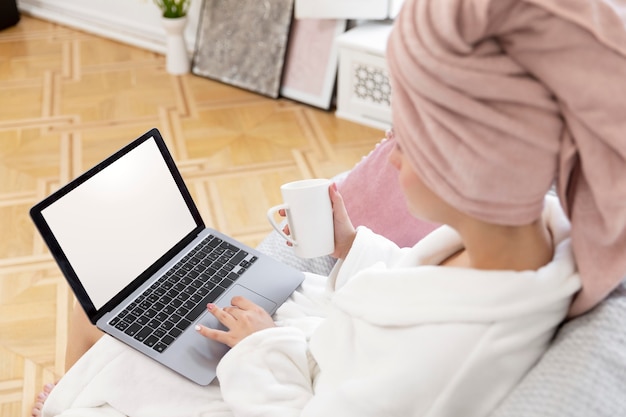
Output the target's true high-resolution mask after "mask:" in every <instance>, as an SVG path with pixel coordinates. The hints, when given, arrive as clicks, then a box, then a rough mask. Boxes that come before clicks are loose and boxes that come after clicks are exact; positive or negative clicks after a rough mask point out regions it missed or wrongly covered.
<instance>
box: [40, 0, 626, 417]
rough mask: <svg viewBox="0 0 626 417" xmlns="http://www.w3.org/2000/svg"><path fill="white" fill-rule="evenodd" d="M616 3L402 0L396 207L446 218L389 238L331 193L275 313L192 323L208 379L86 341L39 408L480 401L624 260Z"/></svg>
mask: <svg viewBox="0 0 626 417" xmlns="http://www.w3.org/2000/svg"><path fill="white" fill-rule="evenodd" d="M618 7H621V9H619V8H618ZM624 9H626V6H616V2H608V1H607V2H602V1H599V0H598V1H595V2H594V1H592V2H589V1H582V0H581V1H575V0H571V1H569V2H559V1H556V0H554V1H548V0H545V1H541V2H540V1H530V0H528V1H514V0H498V1H478V0H475V1H470V0H465V1H464V0H449V1H445V2H442V1H438V0H407V1H406V3H405V5H404V7H403V9H402V11H401V13H400V15H399V16H398V18H397V20H396V23H395V27H394V30H393V32H392V34H391V37H390V40H389V45H388V64H389V70H390V78H391V82H392V90H393V102H392V110H393V112H392V113H393V122H394V127H395V131H396V139H395V140H396V141H397V147H396V149H395V150H394V152H393V154H392V156H391V158H390V162H391V163H392V164H393V165H394V166H395V167H396V168H397V169H398V172H399V183H400V186H401V188H402V190H403V193H404V195H405V198H406V202H407V205H408V207H409V210H410V211H411V213H412V214H413V215H415V216H417V217H419V218H423V219H425V220H429V221H432V222H437V223H442V224H445V226H442V227H441V228H439V229H437V230H436V231H434V232H433V233H431V234H430V235H428V236H427V237H426V238H424V239H423V240H422V241H420V242H419V243H418V244H417V245H415V246H414V247H413V248H403V249H400V248H398V247H397V246H396V245H394V244H393V243H392V242H390V241H388V240H386V239H385V238H383V237H381V236H378V235H375V234H374V233H372V232H371V231H369V230H367V229H366V228H359V229H357V230H355V229H354V228H353V227H352V224H351V223H350V220H349V218H348V216H347V214H346V211H345V208H344V205H343V202H342V198H341V195H340V194H339V193H338V192H337V190H336V189H335V188H334V187H331V189H330V190H329V193H330V196H331V200H332V202H333V211H334V221H335V239H336V247H337V249H336V253H335V254H334V255H335V256H336V257H338V258H339V259H340V260H339V262H338V263H337V265H336V267H335V268H334V269H333V271H332V273H331V275H330V276H329V277H328V278H327V279H325V278H323V277H318V276H313V275H309V276H308V277H307V280H306V281H305V284H304V285H303V287H302V288H301V289H300V290H299V291H298V292H296V293H295V294H294V297H292V299H291V300H290V301H289V302H287V303H286V304H285V305H284V306H283V307H281V309H279V311H278V313H277V315H276V316H275V317H274V319H272V318H271V317H269V316H268V315H267V314H266V313H264V312H263V311H262V310H261V309H259V308H258V307H257V306H255V305H254V304H251V303H250V302H248V301H247V300H245V299H242V298H236V299H233V301H232V304H233V305H232V307H228V308H225V309H221V308H218V307H216V306H213V305H209V306H208V309H209V311H210V312H211V314H214V315H215V316H216V317H217V318H218V319H219V320H220V321H221V322H222V323H223V324H224V325H225V326H226V327H227V330H226V331H216V330H210V329H206V328H203V327H199V328H198V329H197V330H198V332H199V333H200V334H202V335H203V336H205V337H209V338H212V339H215V340H218V341H220V342H222V343H226V344H228V345H229V346H232V349H231V350H230V351H229V352H228V354H227V355H226V356H225V357H224V359H223V360H222V361H221V362H220V365H219V367H218V379H219V387H218V386H217V384H213V385H211V386H209V387H198V386H195V385H193V384H191V383H188V382H187V381H185V380H183V379H182V378H180V377H177V376H175V375H172V374H170V373H169V371H167V370H165V369H164V368H162V367H160V366H158V365H156V364H154V363H153V362H151V361H150V360H148V359H146V358H144V357H143V356H141V355H139V354H137V353H135V352H133V351H131V350H130V349H128V348H126V347H125V346H122V345H121V344H119V343H117V342H115V341H113V340H112V339H110V338H108V337H105V338H102V339H100V341H98V342H97V343H96V344H95V345H94V346H93V347H92V348H91V349H90V350H89V351H88V352H87V353H86V354H85V355H83V356H82V358H81V359H80V360H79V361H78V362H77V363H76V365H75V366H74V367H73V368H72V369H71V370H70V371H69V372H68V374H67V375H66V376H65V377H64V378H63V379H62V380H61V382H60V383H59V385H58V387H57V388H55V389H54V391H53V392H52V394H51V396H50V397H49V399H48V400H47V401H46V405H45V407H44V415H68V416H69V415H81V416H90V415H107V416H109V415H110V416H119V415H132V416H143V415H146V416H148V415H149V416H152V417H154V416H159V415H164V416H171V415H190V416H191V415H207V416H216V415H236V416H244V415H245V416H247V415H258V416H264V415H267V416H270V415H271V416H277V415H278V416H326V415H341V416H360V417H362V416H370V415H371V416H381V415H402V416H407V415H412V416H422V415H428V416H458V415H463V416H486V415H488V414H489V413H490V412H491V411H492V410H493V409H494V408H495V407H496V405H497V404H498V402H499V401H501V400H502V399H503V398H504V397H505V396H506V394H507V393H508V392H509V391H510V390H511V389H512V388H513V387H514V386H515V385H516V384H517V382H518V381H519V380H520V379H521V378H522V377H523V375H524V374H525V373H526V372H527V371H528V369H530V367H531V366H532V365H533V364H534V363H535V362H536V361H537V359H538V358H539V357H540V356H541V354H542V353H543V351H545V349H546V348H547V346H548V344H549V342H550V339H551V337H552V335H553V334H554V331H555V329H556V328H557V326H558V325H559V324H560V323H561V322H562V320H563V319H564V318H565V317H566V316H567V314H568V313H569V314H570V316H574V315H578V314H582V313H584V312H585V311H587V310H589V309H590V308H592V307H593V306H594V305H595V304H597V303H598V302H599V301H600V300H602V298H603V297H604V296H605V295H606V294H607V293H608V292H609V291H610V290H611V289H612V288H613V287H615V286H616V285H617V284H618V283H619V282H620V281H621V279H622V278H623V277H624V275H625V274H626V259H624V257H623V253H624V249H625V248H626V246H625V245H626V209H625V208H624V206H623V202H624V201H626V199H625V197H626V185H625V184H623V181H619V179H621V178H623V176H624V173H626V171H625V168H624V167H625V166H626V165H625V161H626V145H625V141H624V140H623V139H622V137H623V132H624V131H626V125H625V122H624V120H623V117H622V116H621V111H622V109H623V108H626V103H625V102H624V100H626V86H625V83H624V81H623V80H625V79H626V58H625V56H626V49H625V48H626V31H625V30H624V27H625V26H626V24H625V22H623V21H622V20H620V19H621V18H620V16H625V14H624V13H623V12H624ZM585 83H586V84H585ZM554 183H555V184H556V188H557V191H558V195H559V199H560V204H559V201H557V199H556V198H551V197H544V196H545V194H546V192H547V191H548V189H549V188H550V187H551V186H552V184H554ZM561 205H562V206H563V207H564V208H565V211H564V210H563V209H561ZM566 213H567V215H566ZM381 215H388V213H381ZM568 217H569V219H570V220H571V225H572V226H571V234H570V221H569V220H568ZM618 255H619V256H618ZM577 267H578V269H577ZM581 282H582V289H581ZM274 320H276V321H274Z"/></svg>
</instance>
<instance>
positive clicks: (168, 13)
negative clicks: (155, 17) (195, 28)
mask: <svg viewBox="0 0 626 417" xmlns="http://www.w3.org/2000/svg"><path fill="white" fill-rule="evenodd" d="M154 2H155V3H156V5H157V6H159V9H161V12H162V14H163V17H165V18H168V19H176V18H178V17H185V16H187V9H188V8H189V2H190V0H154Z"/></svg>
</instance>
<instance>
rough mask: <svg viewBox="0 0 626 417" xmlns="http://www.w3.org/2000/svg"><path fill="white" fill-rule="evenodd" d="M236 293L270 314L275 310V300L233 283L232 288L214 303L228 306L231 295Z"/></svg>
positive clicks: (219, 305)
mask: <svg viewBox="0 0 626 417" xmlns="http://www.w3.org/2000/svg"><path fill="white" fill-rule="evenodd" d="M238 295H240V296H242V297H245V298H247V299H248V300H250V301H252V302H253V303H254V304H257V305H259V306H261V307H262V308H263V309H264V310H265V311H267V312H268V313H270V314H273V313H274V311H275V310H276V303H275V302H273V301H271V300H268V299H267V298H265V297H263V296H262V295H259V294H257V293H255V292H254V291H251V290H249V289H247V288H246V287H242V286H241V285H239V284H235V285H234V286H233V287H232V288H230V289H229V290H228V291H226V293H225V294H224V296H223V297H222V298H220V300H219V301H218V302H217V303H216V305H217V306H218V307H221V308H224V307H229V306H230V305H231V304H230V300H232V299H233V297H236V296H238Z"/></svg>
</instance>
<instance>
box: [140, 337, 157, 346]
mask: <svg viewBox="0 0 626 417" xmlns="http://www.w3.org/2000/svg"><path fill="white" fill-rule="evenodd" d="M158 341H159V339H158V338H157V337H156V336H149V337H148V338H146V340H144V342H143V344H144V345H146V346H148V347H152V346H154V345H155V344H156V343H157V342H158Z"/></svg>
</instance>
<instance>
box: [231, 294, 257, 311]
mask: <svg viewBox="0 0 626 417" xmlns="http://www.w3.org/2000/svg"><path fill="white" fill-rule="evenodd" d="M230 304H231V305H233V306H234V307H236V308H239V309H241V310H256V309H259V308H260V307H259V306H258V305H257V304H255V303H253V302H252V301H250V300H249V299H247V298H246V297H243V296H241V295H237V296H235V297H233V298H232V300H230Z"/></svg>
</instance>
